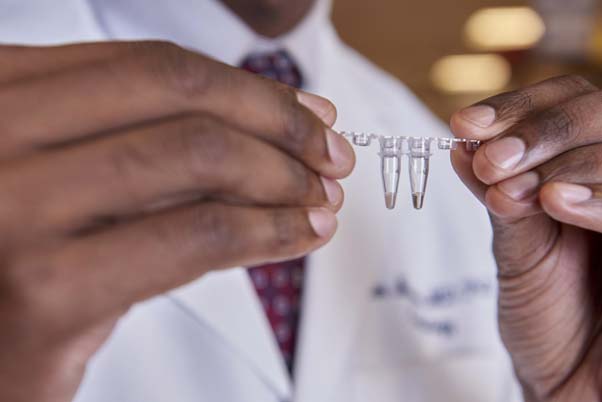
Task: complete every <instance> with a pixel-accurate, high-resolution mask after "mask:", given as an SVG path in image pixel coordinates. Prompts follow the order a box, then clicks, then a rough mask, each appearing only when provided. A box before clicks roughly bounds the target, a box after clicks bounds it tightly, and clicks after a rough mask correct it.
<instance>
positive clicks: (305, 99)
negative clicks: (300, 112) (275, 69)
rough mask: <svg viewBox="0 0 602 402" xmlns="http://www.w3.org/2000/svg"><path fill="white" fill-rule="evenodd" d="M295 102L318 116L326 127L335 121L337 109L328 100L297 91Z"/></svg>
mask: <svg viewBox="0 0 602 402" xmlns="http://www.w3.org/2000/svg"><path fill="white" fill-rule="evenodd" d="M297 100H298V101H299V103H300V104H302V105H303V106H305V107H306V108H308V109H309V110H311V111H312V112H313V113H314V114H315V115H316V116H318V117H319V118H320V119H321V120H322V121H323V122H324V124H326V125H327V126H328V127H330V126H332V125H333V124H334V122H335V121H336V119H337V109H336V108H335V107H334V105H333V104H332V102H330V101H329V100H328V99H326V98H322V97H321V96H318V95H314V94H310V93H308V92H304V91H297Z"/></svg>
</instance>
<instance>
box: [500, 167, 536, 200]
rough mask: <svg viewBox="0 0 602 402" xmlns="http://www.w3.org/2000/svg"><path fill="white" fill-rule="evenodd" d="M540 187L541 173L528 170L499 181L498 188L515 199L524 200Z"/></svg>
mask: <svg viewBox="0 0 602 402" xmlns="http://www.w3.org/2000/svg"><path fill="white" fill-rule="evenodd" d="M538 187H539V174H537V172H533V171H531V172H527V173H523V174H520V175H518V176H515V177H513V178H511V179H508V180H504V181H503V182H501V183H498V185H497V188H498V189H499V190H500V191H501V192H502V193H504V194H506V195H507V196H508V197H510V198H512V199H513V200H515V201H520V200H524V199H525V198H527V197H530V196H532V195H533V194H535V191H536V190H537V188H538Z"/></svg>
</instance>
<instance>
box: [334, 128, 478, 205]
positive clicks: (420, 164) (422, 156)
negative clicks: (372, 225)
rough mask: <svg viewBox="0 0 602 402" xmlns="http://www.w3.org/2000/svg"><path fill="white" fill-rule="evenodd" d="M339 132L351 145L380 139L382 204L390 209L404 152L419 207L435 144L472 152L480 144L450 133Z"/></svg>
mask: <svg viewBox="0 0 602 402" xmlns="http://www.w3.org/2000/svg"><path fill="white" fill-rule="evenodd" d="M340 134H341V135H343V136H344V137H346V138H347V139H349V141H350V142H351V143H353V145H356V146H361V147H367V146H369V145H370V144H371V142H372V140H378V141H379V143H380V153H379V156H380V159H381V172H382V179H383V186H384V190H385V204H386V206H387V208H389V209H393V208H394V207H395V200H396V198H397V188H398V185H399V171H400V167H401V157H402V156H403V155H407V156H408V159H409V174H410V186H411V190H412V203H413V204H414V208H416V209H421V208H422V205H423V204H424V194H425V192H426V183H427V180H428V174H429V163H430V157H431V155H432V154H433V150H434V149H435V148H438V149H440V150H449V151H454V150H456V149H458V147H459V146H464V147H465V148H466V150H467V151H471V152H472V151H476V150H477V149H478V148H479V146H480V144H481V142H480V141H479V140H471V139H466V138H452V137H407V136H383V135H377V134H372V133H362V132H353V131H342V132H341V133H340Z"/></svg>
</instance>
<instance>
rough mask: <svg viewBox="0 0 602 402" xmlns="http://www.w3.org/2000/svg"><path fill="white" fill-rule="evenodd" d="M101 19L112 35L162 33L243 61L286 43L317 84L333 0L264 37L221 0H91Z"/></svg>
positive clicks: (309, 84) (318, 1) (319, 2)
mask: <svg viewBox="0 0 602 402" xmlns="http://www.w3.org/2000/svg"><path fill="white" fill-rule="evenodd" d="M87 1H89V2H90V6H91V7H92V10H93V12H94V15H95V16H96V19H97V23H98V25H99V26H100V27H101V29H102V30H104V31H105V32H106V33H107V34H108V36H109V37H114V38H120V39H131V40H135V39H159V40H161V39H163V40H167V39H168V40H171V41H175V42H176V43H178V44H180V45H182V46H185V47H188V48H191V49H194V50H197V51H200V52H201V53H204V54H206V55H208V56H210V57H212V58H214V59H216V60H220V61H222V62H224V63H227V64H230V65H235V66H236V65H239V64H240V62H241V61H242V60H243V59H244V58H245V57H246V56H247V55H248V54H250V53H253V52H259V51H272V50H276V49H281V48H284V49H286V50H287V51H288V52H289V53H290V54H291V55H292V57H293V59H294V60H295V61H296V62H297V64H298V65H299V68H300V70H301V73H302V74H303V77H304V82H305V83H306V86H305V89H308V90H311V89H312V88H314V87H315V86H316V85H315V80H316V79H317V77H319V76H320V71H318V70H317V69H316V68H315V66H316V65H317V64H319V63H316V59H319V57H320V53H319V51H317V49H316V43H318V42H319V41H320V39H321V37H322V35H323V31H324V30H325V29H329V28H330V27H331V26H332V23H331V21H330V11H331V8H332V7H331V3H332V2H331V0H315V4H314V5H313V6H312V9H311V10H310V12H309V13H308V14H307V16H306V17H305V18H304V19H303V20H302V21H301V22H300V23H299V24H297V26H296V27H295V28H293V29H292V30H291V31H290V32H288V33H286V34H285V35H282V36H280V37H278V38H274V39H272V38H266V37H262V36H261V35H258V34H257V33H255V32H254V31H252V30H251V29H250V28H249V27H248V26H247V25H246V24H245V23H244V22H243V21H242V20H241V19H240V18H239V17H238V16H237V15H235V14H234V13H233V12H232V11H231V10H230V9H229V8H227V7H225V6H224V5H222V3H221V2H220V1H218V0H206V1H199V0H179V1H176V2H168V1H158V0H155V1H148V0H87Z"/></svg>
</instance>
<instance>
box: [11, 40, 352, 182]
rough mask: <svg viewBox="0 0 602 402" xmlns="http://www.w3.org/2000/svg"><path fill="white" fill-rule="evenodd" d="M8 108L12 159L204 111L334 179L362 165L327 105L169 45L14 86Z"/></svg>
mask: <svg viewBox="0 0 602 402" xmlns="http://www.w3.org/2000/svg"><path fill="white" fill-rule="evenodd" d="M0 107H1V108H2V110H3V113H4V115H5V116H6V118H4V119H3V122H2V128H3V135H4V136H5V137H4V138H5V139H6V141H5V143H4V147H5V149H4V150H3V151H4V152H8V153H10V152H14V150H15V149H17V150H23V149H27V148H30V149H31V148H39V147H43V146H48V145H56V144H60V143H61V142H66V141H70V140H74V139H78V138H81V137H84V136H89V135H97V134H98V133H107V132H111V131H112V130H116V129H118V128H121V127H124V126H131V125H135V124H143V123H146V122H149V121H154V120H157V119H160V118H165V117H169V116H174V115H179V114H186V113H195V112H198V111H202V112H206V113H210V114H213V115H214V116H216V117H218V118H220V119H222V120H224V121H227V122H228V123H230V124H232V125H234V126H237V127H238V128H240V129H242V130H244V131H246V132H249V133H250V134H252V135H256V136H258V137H260V138H262V139H264V140H266V141H268V142H271V143H272V144H274V145H276V146H277V147H279V148H281V149H282V150H284V151H286V152H288V153H289V154H291V155H293V156H295V157H296V158H297V159H299V160H301V161H303V162H304V163H306V164H307V165H308V166H309V167H311V168H313V169H315V170H317V171H319V172H320V173H322V174H323V175H325V176H328V177H332V178H339V177H343V176H346V175H347V174H348V173H349V172H350V170H351V168H352V166H353V162H354V161H353V151H352V149H351V147H350V145H349V144H348V143H347V142H346V141H345V140H344V139H342V138H340V136H339V135H337V134H336V133H334V132H333V131H332V130H331V129H330V128H329V127H328V124H326V123H332V122H333V119H334V116H336V112H335V109H334V106H333V105H332V104H331V103H330V102H329V101H327V100H326V99H324V98H320V97H317V96H315V95H310V94H307V93H301V92H298V91H296V90H294V89H293V88H290V87H287V86H285V85H282V84H279V83H276V82H273V81H271V80H268V79H265V78H261V77H258V76H255V75H252V74H250V73H247V72H244V71H242V70H239V69H236V68H232V67H229V66H226V65H224V64H222V63H219V62H216V61H214V60H211V59H208V58H206V57H204V56H202V55H199V54H196V53H194V52H191V51H187V50H184V49H182V48H180V47H178V46H175V45H173V44H168V43H154V42H153V43H147V44H146V45H145V46H134V47H132V49H129V50H126V51H124V52H119V53H118V54H117V55H115V56H114V57H110V58H109V59H107V60H101V61H97V62H92V63H86V64H84V65H82V66H77V67H75V68H69V69H67V70H64V71H57V72H54V73H52V74H50V75H48V76H47V75H44V76H40V77H36V78H34V79H27V80H25V81H18V82H16V83H14V84H13V85H5V86H4V87H3V88H2V89H0ZM32 111H35V113H32Z"/></svg>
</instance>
